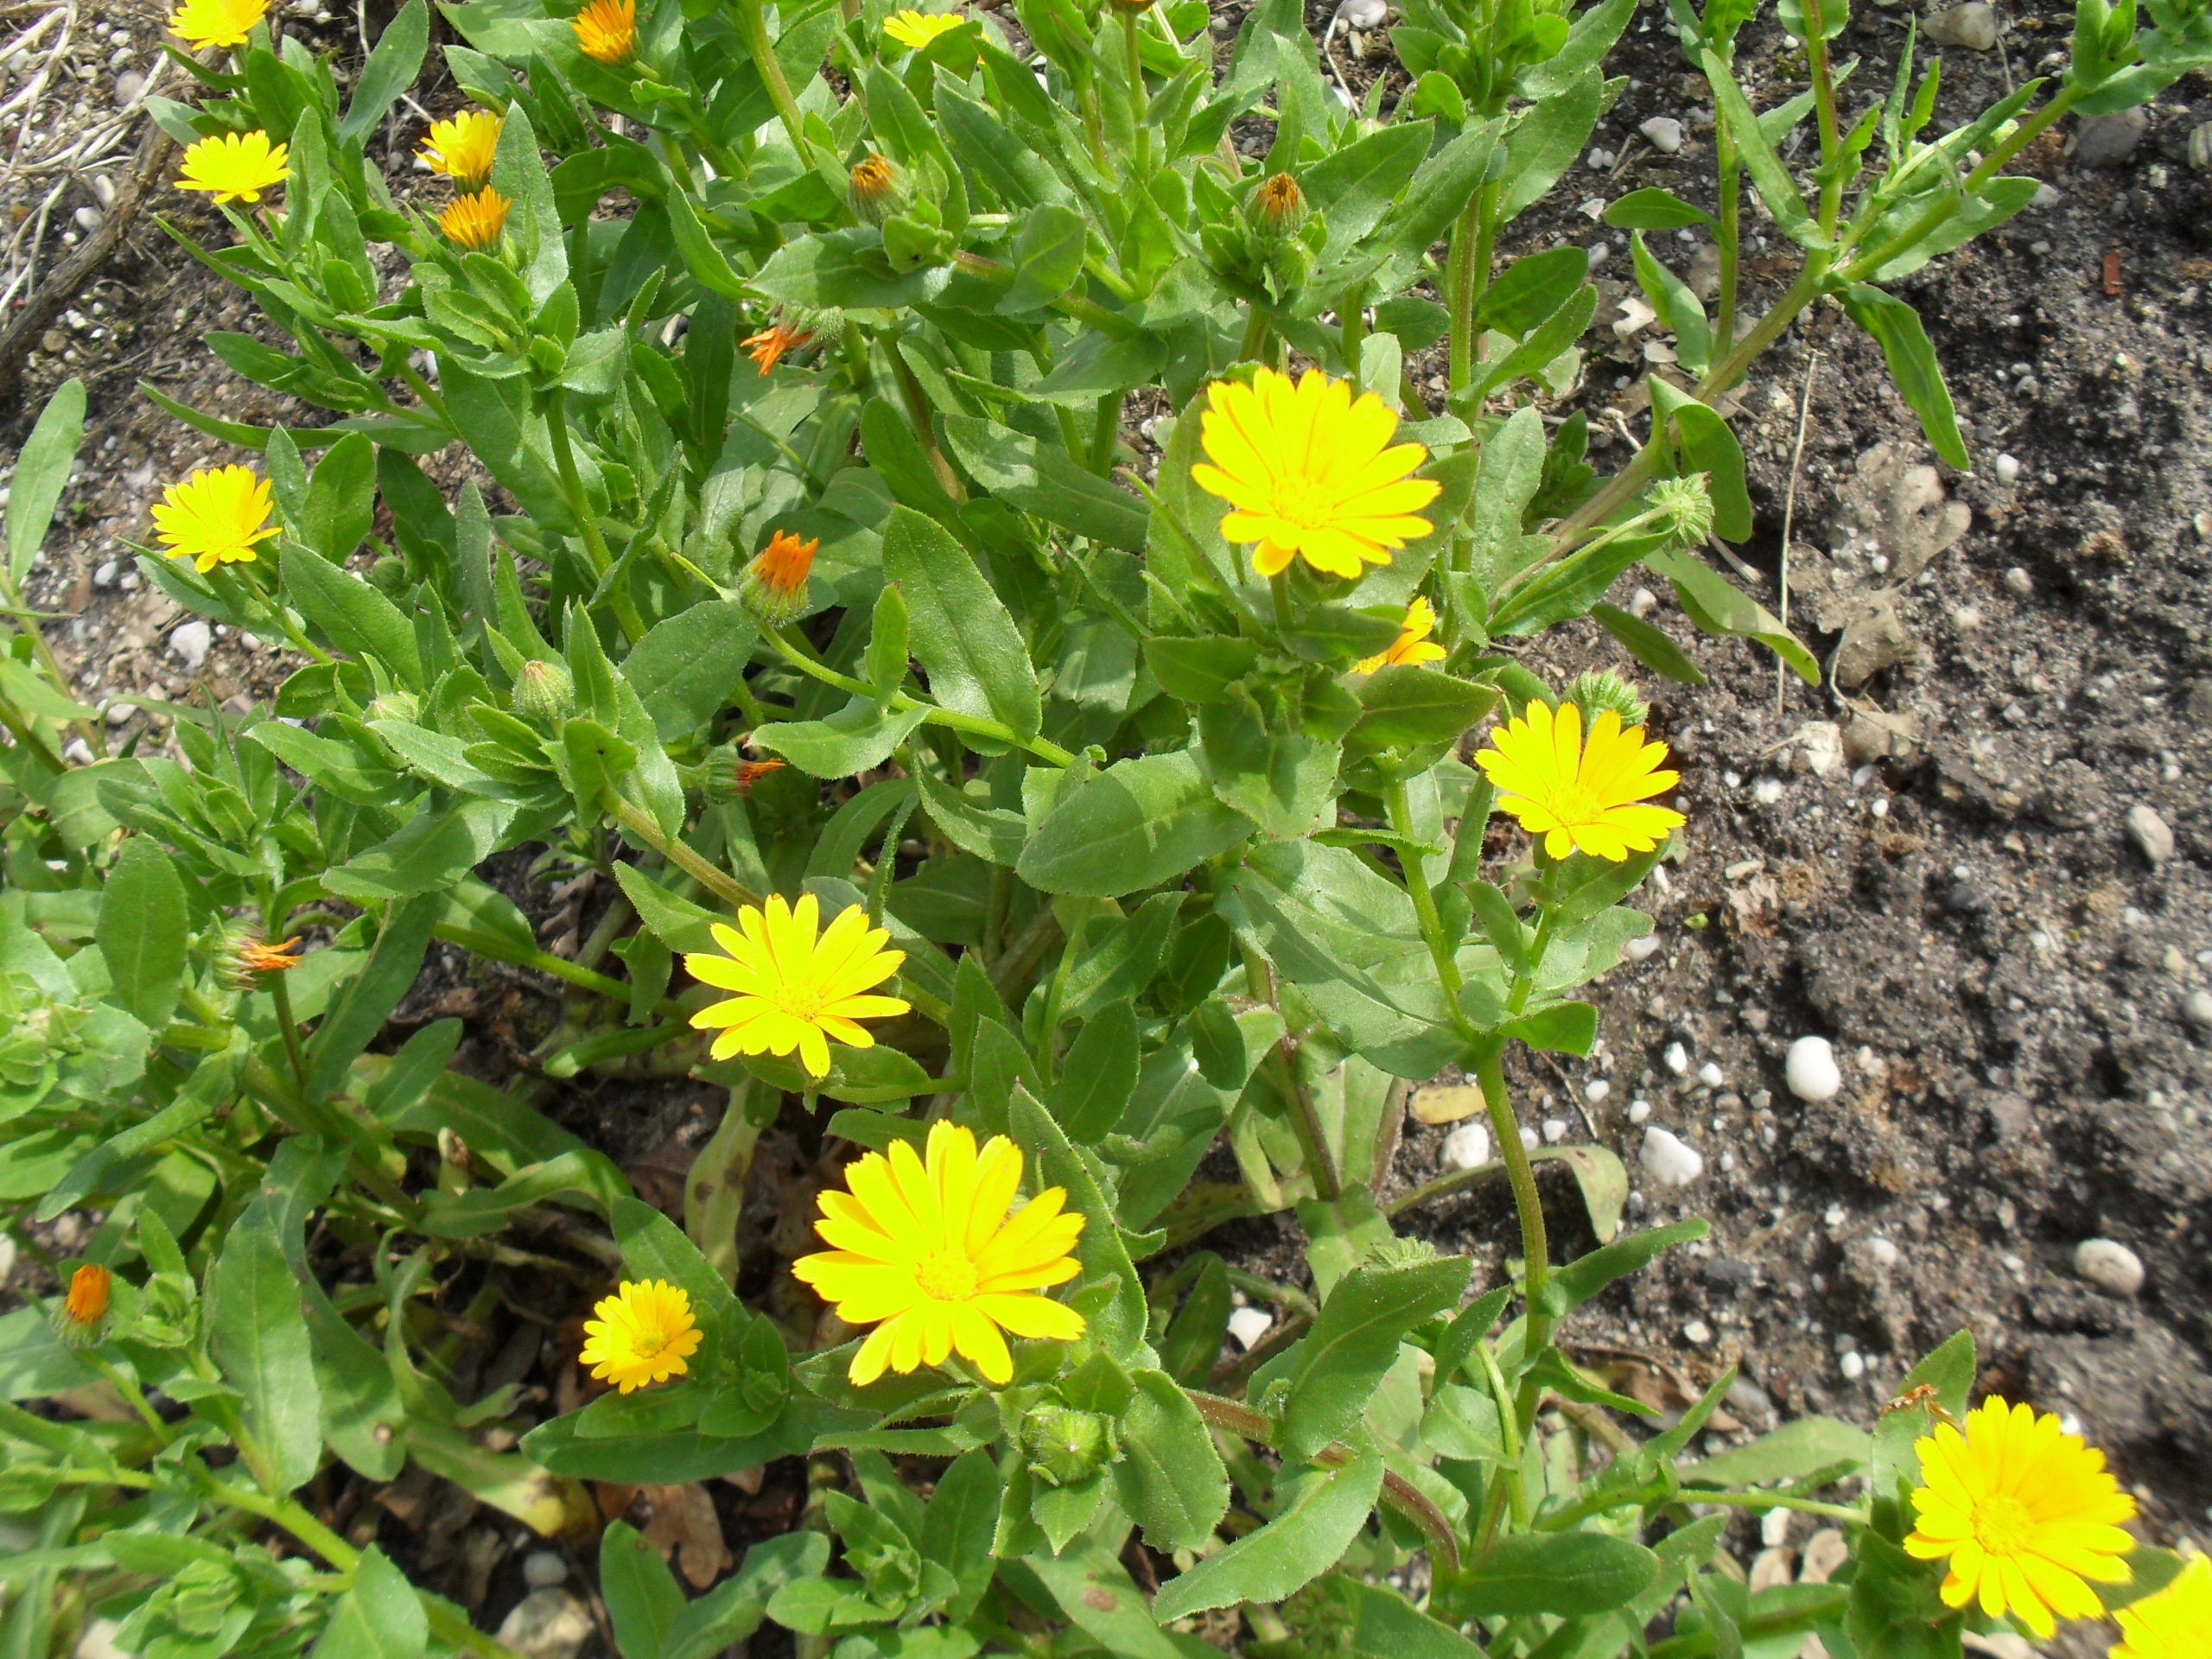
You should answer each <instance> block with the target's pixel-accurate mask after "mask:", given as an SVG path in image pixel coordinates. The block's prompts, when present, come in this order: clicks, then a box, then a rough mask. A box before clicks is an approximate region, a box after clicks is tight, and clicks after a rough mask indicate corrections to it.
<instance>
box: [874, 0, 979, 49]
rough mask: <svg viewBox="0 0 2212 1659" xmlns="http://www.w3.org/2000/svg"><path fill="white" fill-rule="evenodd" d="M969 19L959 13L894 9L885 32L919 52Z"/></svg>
mask: <svg viewBox="0 0 2212 1659" xmlns="http://www.w3.org/2000/svg"><path fill="white" fill-rule="evenodd" d="M966 21H967V20H966V19H965V18H963V17H962V16H959V15H958V14H957V13H950V14H946V13H940V14H938V15H937V16H930V15H929V14H927V13H925V12H919V11H913V10H906V11H894V12H893V13H892V14H891V16H890V19H889V21H887V22H886V23H885V24H884V25H883V32H884V33H885V34H886V35H889V36H890V37H891V38H892V39H893V40H894V41H898V42H899V45H901V46H903V47H907V48H911V49H912V50H913V51H916V52H918V51H920V50H921V49H922V48H924V47H925V46H927V45H928V44H929V43H930V42H931V41H933V40H935V39H937V37H938V35H950V33H951V32H952V31H953V30H954V29H957V28H959V27H960V25H961V24H962V23H963V22H966Z"/></svg>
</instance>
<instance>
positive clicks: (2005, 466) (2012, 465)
mask: <svg viewBox="0 0 2212 1659" xmlns="http://www.w3.org/2000/svg"><path fill="white" fill-rule="evenodd" d="M1996 466H1997V481H1998V482H1999V484H2015V483H2018V481H2019V477H2020V463H2019V460H2018V457H2017V456H2013V455H1999V456H1998V457H1997V462H1996Z"/></svg>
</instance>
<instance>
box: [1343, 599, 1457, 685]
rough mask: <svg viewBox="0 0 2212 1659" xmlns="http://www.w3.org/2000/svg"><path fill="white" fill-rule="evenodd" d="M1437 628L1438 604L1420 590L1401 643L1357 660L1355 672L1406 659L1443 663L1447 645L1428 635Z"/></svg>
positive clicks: (1412, 662)
mask: <svg viewBox="0 0 2212 1659" xmlns="http://www.w3.org/2000/svg"><path fill="white" fill-rule="evenodd" d="M1434 632H1436V611H1435V608H1434V607H1433V606H1431V605H1430V604H1429V602H1428V601H1427V600H1426V599H1424V598H1422V597H1421V595H1420V594H1414V602H1413V603H1412V604H1410V605H1408V606H1407V607H1406V621H1405V626H1404V627H1403V628H1402V630H1401V631H1400V632H1399V634H1398V639H1397V643H1395V645H1391V646H1390V648H1389V650H1387V651H1379V652H1376V653H1375V655H1374V656H1372V657H1369V658H1364V659H1363V660H1362V661H1360V662H1357V663H1354V664H1352V665H1351V666H1352V672H1353V673H1355V674H1372V673H1373V672H1374V671H1376V669H1378V668H1388V667H1389V666H1390V665H1391V664H1394V663H1403V664H1407V665H1408V666H1409V667H1414V668H1418V667H1420V666H1421V664H1423V663H1440V662H1442V661H1443V660H1444V658H1445V656H1446V652H1445V649H1444V647H1443V646H1441V645H1437V644H1435V643H1434V642H1433V641H1432V640H1431V639H1429V637H1428V636H1429V635H1430V634H1432V633H1434Z"/></svg>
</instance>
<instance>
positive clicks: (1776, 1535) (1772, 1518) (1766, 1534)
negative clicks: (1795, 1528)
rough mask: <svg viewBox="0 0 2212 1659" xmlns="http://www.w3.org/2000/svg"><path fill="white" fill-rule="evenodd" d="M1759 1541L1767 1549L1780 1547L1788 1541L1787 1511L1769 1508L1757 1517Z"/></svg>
mask: <svg viewBox="0 0 2212 1659" xmlns="http://www.w3.org/2000/svg"><path fill="white" fill-rule="evenodd" d="M1759 1541H1760V1542H1761V1543H1763V1544H1764V1545H1765V1546H1766V1547H1767V1548H1769V1549H1780V1548H1782V1547H1783V1545H1784V1544H1786V1543H1788V1542H1789V1510H1768V1511H1767V1512H1766V1513H1765V1514H1764V1515H1763V1516H1760V1517H1759Z"/></svg>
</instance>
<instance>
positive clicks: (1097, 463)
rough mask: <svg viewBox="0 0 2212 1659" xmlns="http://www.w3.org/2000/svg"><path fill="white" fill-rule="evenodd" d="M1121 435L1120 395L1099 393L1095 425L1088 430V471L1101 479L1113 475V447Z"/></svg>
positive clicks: (1118, 393)
mask: <svg viewBox="0 0 2212 1659" xmlns="http://www.w3.org/2000/svg"><path fill="white" fill-rule="evenodd" d="M1121 435H1122V394H1121V393H1120V392H1118V391H1106V392H1101V393H1100V394H1099V396H1098V414H1097V423H1096V425H1095V426H1093V427H1092V428H1091V429H1090V470H1091V471H1092V472H1094V473H1096V474H1098V475H1099V477H1101V478H1111V477H1113V475H1114V445H1115V441H1116V439H1118V438H1119V437H1120V436H1121Z"/></svg>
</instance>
